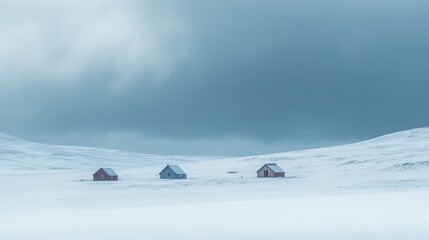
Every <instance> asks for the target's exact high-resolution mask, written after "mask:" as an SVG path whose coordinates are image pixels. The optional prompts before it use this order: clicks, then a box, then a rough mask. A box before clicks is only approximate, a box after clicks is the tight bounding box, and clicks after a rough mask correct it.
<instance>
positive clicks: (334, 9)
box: [0, 0, 429, 155]
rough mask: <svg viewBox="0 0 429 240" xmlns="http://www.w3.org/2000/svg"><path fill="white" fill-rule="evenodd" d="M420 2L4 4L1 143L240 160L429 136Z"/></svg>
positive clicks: (425, 35) (0, 14)
mask: <svg viewBox="0 0 429 240" xmlns="http://www.w3.org/2000/svg"><path fill="white" fill-rule="evenodd" d="M428 9H429V2H428V1H424V0H420V1H419V0H381V1H377V0H375V1H374V0H371V1H369V0H368V1H365V0H361V1H351V0H287V1H284V0H281V1H280V0H279V1H275V0H272V1H262V0H260V1H252V0H251V1H244V0H225V1H222V0H207V1H197V0H189V1H187V0H183V1H173V0H172V1H167V0H166V1H137V0H136V1H107V0H103V1H101V0H100V1H97V0H92V1H84V0H81V1H77V0H74V1H56V0H55V1H54V0H52V1H22V0H13V1H12V0H10V1H8V0H1V1H0V108H1V113H0V131H1V132H4V133H8V134H12V135H17V136H20V137H23V138H27V139H30V140H34V141H41V142H47V143H53V144H73V145H88V146H100V147H112V148H119V149H127V150H133V151H139V152H147V153H160V154H208V155H213V154H214V155H246V154H259V153H270V152H281V151H287V150H294V149H303V148H310V147H318V146H327V145H334V144H341V143H349V142H353V141H358V140H364V139H367V138H370V137H374V136H377V135H381V134H385V133H389V132H394V131H398V130H403V129H408V128H415V127H422V126H427V125H429V111H428V109H429V108H428V106H427V105H428V103H429V31H428V24H429V14H428Z"/></svg>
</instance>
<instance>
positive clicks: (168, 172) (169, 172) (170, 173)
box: [159, 164, 186, 179]
mask: <svg viewBox="0 0 429 240" xmlns="http://www.w3.org/2000/svg"><path fill="white" fill-rule="evenodd" d="M159 176H160V178H161V179H186V173H185V172H184V171H183V170H182V169H181V168H180V167H179V166H177V165H169V164H168V165H167V166H165V168H164V169H163V170H162V171H161V172H160V173H159Z"/></svg>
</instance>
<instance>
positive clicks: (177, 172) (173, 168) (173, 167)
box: [161, 164, 186, 174]
mask: <svg viewBox="0 0 429 240" xmlns="http://www.w3.org/2000/svg"><path fill="white" fill-rule="evenodd" d="M168 167H169V168H170V169H171V170H172V171H173V172H174V173H176V174H186V173H185V172H184V171H183V170H182V169H181V168H180V167H179V166H177V165H170V164H168V165H167V166H166V167H165V168H164V169H166V168H168ZM164 169H163V170H162V171H164ZM162 171H161V172H162Z"/></svg>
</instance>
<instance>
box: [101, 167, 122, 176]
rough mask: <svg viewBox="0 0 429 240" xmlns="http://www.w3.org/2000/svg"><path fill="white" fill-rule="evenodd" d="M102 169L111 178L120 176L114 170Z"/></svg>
mask: <svg viewBox="0 0 429 240" xmlns="http://www.w3.org/2000/svg"><path fill="white" fill-rule="evenodd" d="M101 169H103V170H104V172H106V173H107V174H109V175H110V176H118V174H116V173H115V171H113V169H111V168H101Z"/></svg>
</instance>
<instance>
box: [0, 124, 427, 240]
mask: <svg viewBox="0 0 429 240" xmlns="http://www.w3.org/2000/svg"><path fill="white" fill-rule="evenodd" d="M267 162H275V163H277V164H279V165H280V166H281V167H283V168H284V169H285V170H286V176H287V177H286V178H277V179H258V178H256V177H255V175H256V173H255V171H256V170H257V169H258V168H259V167H261V166H262V164H264V163H267ZM167 163H171V164H180V165H181V167H182V168H183V169H184V170H185V171H186V172H187V173H188V176H189V179H186V180H175V181H174V180H160V179H158V176H157V173H158V172H159V171H160V170H162V168H163V167H164V165H165V164H167ZM99 167H112V168H114V169H115V171H116V172H117V173H118V174H119V178H120V181H118V182H92V181H90V179H91V175H92V173H93V172H95V171H96V170H97V169H98V168H99ZM228 171H237V173H236V174H228V173H227V172H228ZM0 194H1V195H0V239H2V240H3V239H4V240H8V239H261V238H272V239H330V240H333V239H429V227H428V226H429V204H427V203H428V202H429V128H420V129H414V130H409V131H404V132H399V133H394V134H390V135H386V136H383V137H380V138H376V139H372V140H368V141H365V142H360V143H356V144H351V145H344V146H337V147H331V148H321V149H312V150H306V151H297V152H287V153H278V154H271V155H263V156H250V157H239V158H229V159H222V158H216V157H199V156H158V155H148V154H139V153H130V152H125V151H117V150H107V149H95V148H85V147H70V146H52V145H45V144H36V143H31V142H27V141H25V140H21V139H16V138H14V137H10V136H7V135H0Z"/></svg>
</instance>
